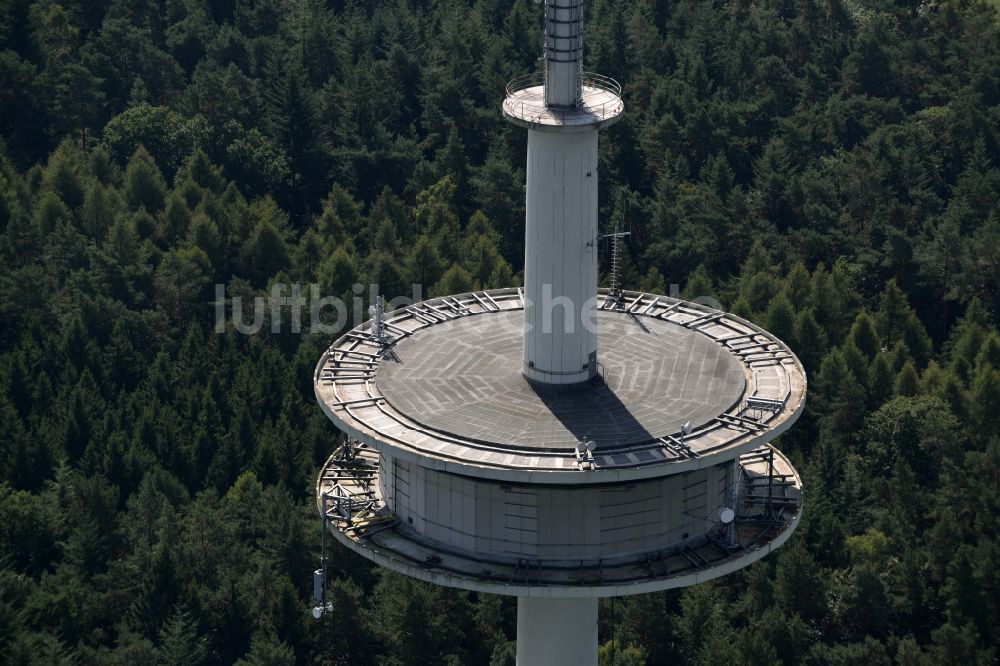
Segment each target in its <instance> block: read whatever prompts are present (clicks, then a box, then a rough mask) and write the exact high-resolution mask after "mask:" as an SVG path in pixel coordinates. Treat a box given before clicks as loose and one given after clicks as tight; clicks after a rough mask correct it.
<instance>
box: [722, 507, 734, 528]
mask: <svg viewBox="0 0 1000 666" xmlns="http://www.w3.org/2000/svg"><path fill="white" fill-rule="evenodd" d="M735 519H736V512H735V511H733V510H732V509H730V508H729V507H728V506H724V507H722V510H721V511H719V520H721V521H722V524H723V525H728V524H729V523H731V522H733V521H734V520H735Z"/></svg>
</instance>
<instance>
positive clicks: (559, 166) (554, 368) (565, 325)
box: [522, 128, 597, 384]
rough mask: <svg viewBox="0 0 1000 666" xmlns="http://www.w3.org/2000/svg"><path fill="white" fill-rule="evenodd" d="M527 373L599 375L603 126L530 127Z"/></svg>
mask: <svg viewBox="0 0 1000 666" xmlns="http://www.w3.org/2000/svg"><path fill="white" fill-rule="evenodd" d="M525 217H526V220H525V244H524V297H525V309H524V356H523V359H522V363H523V372H524V376H525V377H527V378H528V379H529V380H531V381H533V382H537V383H540V384H574V383H577V382H581V381H585V380H587V379H590V378H591V377H593V376H594V375H596V374H597V332H596V328H595V324H594V311H595V308H596V300H597V248H596V245H597V129H596V128H595V129H589V128H588V129H585V130H584V131H582V132H579V131H578V132H573V131H562V132H560V131H556V132H552V131H542V130H534V129H531V130H528V173H527V199H526V216H525Z"/></svg>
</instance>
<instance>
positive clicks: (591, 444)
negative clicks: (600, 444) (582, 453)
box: [587, 440, 597, 453]
mask: <svg viewBox="0 0 1000 666" xmlns="http://www.w3.org/2000/svg"><path fill="white" fill-rule="evenodd" d="M596 448H597V444H596V443H595V442H594V441H592V440H590V441H588V442H587V453H593V452H594V449H596Z"/></svg>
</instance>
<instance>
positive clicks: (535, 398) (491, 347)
mask: <svg viewBox="0 0 1000 666" xmlns="http://www.w3.org/2000/svg"><path fill="white" fill-rule="evenodd" d="M602 299H603V297H602ZM625 306H626V307H625V311H615V310H612V309H610V308H611V304H610V303H609V302H607V301H604V300H601V301H600V302H599V304H598V307H599V315H598V317H597V322H598V340H599V346H598V361H599V362H601V363H602V364H603V366H604V369H603V375H604V379H605V383H604V384H603V385H598V386H595V387H592V388H591V389H586V390H585V391H584V394H583V395H581V394H579V393H574V394H572V395H570V394H559V393H551V394H548V393H547V392H544V391H543V392H537V391H535V390H533V389H532V388H531V386H530V385H528V384H527V382H526V381H525V380H524V379H523V378H522V377H521V375H520V348H521V328H520V319H521V315H522V310H523V307H524V303H523V296H522V294H521V293H520V291H519V290H517V289H505V290H494V291H489V292H476V293H470V294H458V295H455V296H448V297H444V298H438V299H432V300H429V301H424V302H423V303H418V304H415V305H412V306H409V307H407V308H404V309H401V310H398V311H395V312H392V313H390V314H389V315H387V327H386V329H387V332H388V334H389V336H390V338H391V341H390V342H391V343H390V344H389V345H388V346H386V347H383V346H380V345H379V344H377V343H376V342H374V341H373V340H372V339H371V335H370V326H369V324H365V325H362V326H359V327H357V328H355V329H354V330H352V331H350V332H348V333H346V334H345V335H343V336H342V337H341V338H339V339H338V340H337V341H336V342H335V343H334V344H333V345H332V346H331V347H330V349H329V350H327V352H326V353H325V354H324V355H323V357H322V359H321V360H320V362H319V364H318V366H317V368H316V374H315V377H314V386H315V391H316V396H317V399H318V400H319V402H320V404H321V406H322V407H323V409H324V411H325V412H326V413H327V415H328V416H329V417H330V419H331V420H332V421H333V422H334V423H335V424H336V425H337V426H338V427H339V428H340V429H341V430H343V431H344V432H346V433H347V434H348V435H350V436H351V437H354V438H355V439H358V440H360V441H362V442H365V443H367V444H368V445H370V446H372V447H374V448H376V449H379V450H386V451H391V452H392V455H393V456H396V457H398V458H400V459H403V460H410V461H413V462H417V463H418V464H420V465H423V466H425V467H431V468H435V469H441V470H445V471H452V472H455V473H459V474H465V475H474V476H479V477H483V478H492V479H497V480H506V481H512V482H546V483H557V484H560V483H574V484H576V483H608V482H615V481H622V480H628V479H642V478H653V477H657V476H664V475H668V474H675V473H682V472H685V471H688V470H691V469H698V468H701V467H703V466H705V465H709V464H717V463H719V462H722V461H725V460H728V459H733V458H735V457H737V456H739V455H741V454H743V453H745V452H746V451H749V450H751V449H754V448H756V447H759V446H761V445H762V444H764V443H766V442H768V441H769V440H771V439H772V438H774V437H775V436H777V435H778V434H780V433H781V432H782V431H784V430H785V429H786V428H787V427H789V426H790V425H791V424H792V423H794V421H795V420H796V419H797V418H798V415H799V414H800V413H801V410H802V407H803V405H804V400H805V392H806V378H805V373H804V372H803V370H802V366H801V364H800V363H799V362H798V360H797V359H796V358H795V356H794V355H793V354H792V353H791V352H790V351H789V350H788V348H787V347H786V346H785V345H784V344H783V343H782V342H781V341H780V340H777V339H776V338H774V337H773V336H771V335H769V334H768V333H766V332H765V331H763V330H761V329H760V328H759V327H756V326H754V325H753V324H750V323H749V322H746V321H744V320H742V319H740V318H738V317H735V316H733V315H728V314H725V313H722V312H718V311H715V310H712V309H709V308H706V307H704V306H700V305H697V304H694V303H688V302H685V301H680V300H677V299H673V298H668V297H665V296H658V295H655V294H640V293H635V292H627V293H626V297H625ZM687 421H691V422H692V424H693V426H694V427H693V429H692V431H691V432H690V433H687V434H685V433H683V432H682V431H681V426H682V425H683V424H684V423H685V422H687ZM581 440H592V441H595V442H596V443H597V444H598V446H597V447H596V449H595V450H594V452H593V454H592V455H584V456H580V455H579V454H578V453H577V450H576V443H577V442H579V441H581ZM582 475H586V476H582Z"/></svg>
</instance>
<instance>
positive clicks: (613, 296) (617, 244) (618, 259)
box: [601, 199, 632, 310]
mask: <svg viewBox="0 0 1000 666" xmlns="http://www.w3.org/2000/svg"><path fill="white" fill-rule="evenodd" d="M622 205H623V210H622V216H621V218H620V219H619V220H618V223H617V224H616V225H615V230H614V231H613V232H611V233H610V234H604V235H603V236H601V238H610V239H611V289H609V290H608V300H609V301H611V303H612V305H613V306H614V309H615V310H624V309H625V298H624V296H623V294H622V248H621V245H622V239H623V238H624V237H625V236H628V235H630V234H631V233H632V232H631V231H625V218H626V217H627V216H628V199H625V200H624V201H623V204H622Z"/></svg>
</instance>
